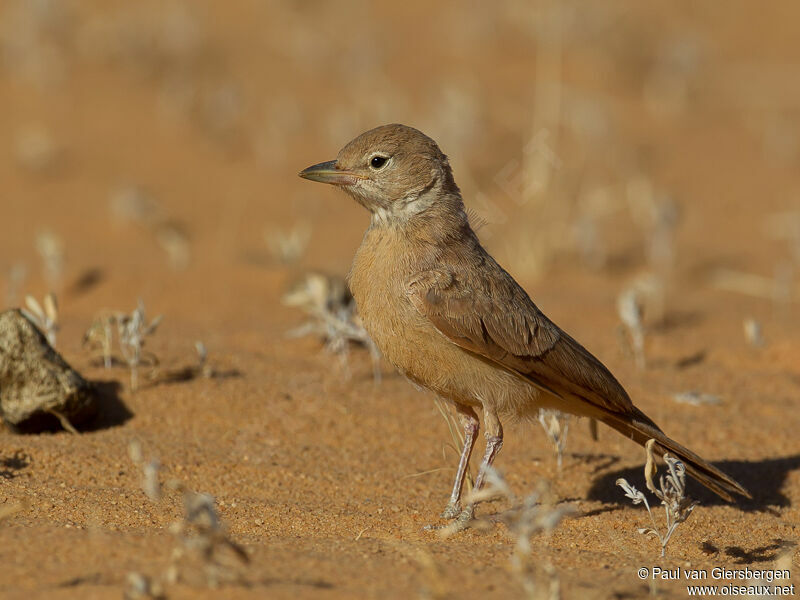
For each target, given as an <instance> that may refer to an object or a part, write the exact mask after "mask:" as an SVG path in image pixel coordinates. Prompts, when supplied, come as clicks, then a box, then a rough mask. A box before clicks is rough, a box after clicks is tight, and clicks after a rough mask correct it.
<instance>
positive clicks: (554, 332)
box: [406, 255, 633, 414]
mask: <svg viewBox="0 0 800 600" xmlns="http://www.w3.org/2000/svg"><path fill="white" fill-rule="evenodd" d="M483 258H484V261H485V262H484V263H483V265H482V266H481V269H469V277H467V276H466V273H467V269H466V268H464V269H460V268H459V267H458V266H447V267H441V268H435V269H431V270H427V271H424V272H422V273H418V274H417V275H416V276H415V277H412V278H411V279H410V280H409V281H408V283H407V287H406V291H407V294H408V297H409V299H410V300H411V302H412V304H413V305H414V307H415V308H416V309H417V311H418V312H419V313H420V314H421V315H422V316H423V317H425V318H426V319H428V320H429V321H430V322H431V324H432V325H433V326H434V327H435V328H436V329H437V330H438V331H439V332H440V333H442V334H443V335H444V336H445V337H447V338H448V339H449V340H450V341H452V342H453V343H455V344H457V345H458V346H460V347H462V348H464V349H465V350H468V351H470V352H473V353H475V354H478V355H480V356H483V357H484V358H487V359H489V360H492V361H494V362H496V363H497V364H499V365H502V366H503V367H505V368H507V369H509V370H511V371H514V372H516V373H518V374H519V375H521V376H522V377H524V378H526V379H528V380H529V381H530V382H531V383H532V384H534V385H536V386H537V387H539V388H542V389H544V390H546V391H548V392H550V393H552V394H555V395H556V396H561V397H579V398H581V399H583V400H586V401H588V402H589V403H590V404H592V405H594V406H595V407H597V408H598V409H600V410H601V411H603V412H605V411H610V412H612V413H624V414H629V413H630V412H631V410H632V406H633V405H632V403H631V400H630V398H629V397H628V394H627V393H626V392H625V390H624V389H623V388H622V386H621V385H620V384H619V383H618V382H617V380H616V379H615V378H614V376H613V375H612V374H611V373H610V372H609V371H608V369H606V368H605V367H604V366H603V364H602V363H601V362H600V361H599V360H597V359H596V358H595V357H594V356H592V354H591V353H590V352H589V351H588V350H586V349H585V348H584V347H583V346H581V345H580V344H579V343H578V342H576V341H575V340H574V339H572V338H571V337H570V336H569V335H567V334H566V333H564V332H563V331H562V330H561V329H559V327H558V326H557V325H555V324H554V323H553V322H552V321H550V320H549V319H548V318H547V317H546V316H545V315H544V314H543V313H542V312H541V311H540V310H539V309H538V308H537V307H536V305H535V304H534V303H533V301H532V300H531V299H530V297H529V296H528V294H526V293H525V290H523V289H522V288H521V287H520V286H519V284H517V282H516V281H514V279H513V278H512V277H511V276H510V275H509V274H508V273H507V272H506V271H504V270H503V269H502V268H501V267H500V266H499V265H498V264H497V263H496V262H495V261H494V260H493V259H492V258H491V257H489V256H488V255H485V256H484V257H483ZM451 264H452V263H451ZM456 264H457V263H456Z"/></svg>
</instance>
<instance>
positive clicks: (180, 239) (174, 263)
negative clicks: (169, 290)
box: [155, 221, 192, 271]
mask: <svg viewBox="0 0 800 600" xmlns="http://www.w3.org/2000/svg"><path fill="white" fill-rule="evenodd" d="M155 235H156V241H158V244H159V246H161V248H162V249H163V250H164V252H166V254H167V260H168V262H169V266H170V267H171V268H172V269H174V270H175V271H182V270H184V269H185V268H186V267H188V266H189V262H190V261H191V258H192V247H191V244H190V243H189V236H188V234H187V233H186V231H185V229H184V227H182V226H181V225H180V224H178V223H174V222H172V221H167V222H164V223H161V224H160V225H159V226H158V227H156V229H155Z"/></svg>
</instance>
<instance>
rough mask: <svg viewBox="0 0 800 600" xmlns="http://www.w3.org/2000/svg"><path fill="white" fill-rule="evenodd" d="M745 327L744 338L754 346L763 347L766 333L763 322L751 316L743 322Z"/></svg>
mask: <svg viewBox="0 0 800 600" xmlns="http://www.w3.org/2000/svg"><path fill="white" fill-rule="evenodd" d="M742 326H743V328H744V339H745V340H747V343H748V344H750V345H751V346H752V347H753V348H762V347H763V346H764V334H763V333H762V331H761V323H759V322H758V321H756V320H755V319H753V318H752V317H749V318H747V319H745V320H744V321H743V323H742Z"/></svg>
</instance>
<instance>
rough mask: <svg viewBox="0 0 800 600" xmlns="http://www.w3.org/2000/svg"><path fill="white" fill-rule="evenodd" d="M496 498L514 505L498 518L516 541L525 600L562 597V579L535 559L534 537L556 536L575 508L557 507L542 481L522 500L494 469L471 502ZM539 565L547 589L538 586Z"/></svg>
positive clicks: (515, 565) (448, 530) (514, 561)
mask: <svg viewBox="0 0 800 600" xmlns="http://www.w3.org/2000/svg"><path fill="white" fill-rule="evenodd" d="M495 498H505V499H506V500H508V502H509V503H510V504H511V508H510V509H509V510H507V511H504V512H503V513H501V514H500V515H498V518H499V520H500V521H501V522H503V523H504V524H505V525H506V527H507V528H508V532H509V534H510V535H511V537H512V538H513V539H514V541H515V544H514V553H513V555H512V556H511V567H512V570H513V572H514V574H515V575H516V576H517V578H518V580H519V582H520V584H521V586H522V588H523V590H524V592H525V597H526V598H528V599H530V600H540V599H543V598H546V599H548V600H557V599H558V598H560V597H561V591H560V581H559V579H558V576H557V575H556V572H555V569H554V568H553V566H552V565H551V564H550V563H549V562H548V561H546V560H545V561H542V557H540V556H537V557H534V556H533V548H532V547H531V538H532V537H533V536H534V535H536V534H539V533H543V534H545V535H550V534H552V533H553V531H554V530H555V529H556V527H558V525H559V524H560V523H561V521H562V520H563V519H564V518H566V517H567V516H569V515H571V514H573V513H574V512H575V509H574V507H572V506H570V505H557V504H556V503H555V502H554V498H553V494H552V492H551V491H550V486H549V485H548V484H547V482H545V481H542V482H540V484H539V485H538V486H537V489H536V491H534V492H533V493H532V494H530V495H528V496H526V497H525V498H522V499H520V498H518V497H517V496H516V495H515V494H514V492H513V491H512V490H511V488H510V487H509V485H508V483H507V482H506V481H505V479H504V478H503V477H502V475H500V473H499V472H498V471H497V470H496V469H494V468H493V467H489V468H488V469H487V470H486V475H485V480H484V486H483V488H482V489H480V490H475V491H473V492H472V493H471V494H469V495H468V496H467V502H470V503H478V502H483V501H487V500H493V499H495ZM481 520H482V519H481V518H480V517H479V518H478V519H476V521H477V522H479V523H480V521H481ZM455 531H456V528H455V527H453V526H452V525H451V526H448V527H445V528H444V529H442V530H441V535H443V536H448V535H452V534H453V533H454V532H455ZM537 566H541V567H542V569H543V570H544V572H545V575H546V576H547V578H548V580H549V584H548V586H547V587H543V586H541V585H538V584H537V580H538V579H540V575H539V574H538V573H537Z"/></svg>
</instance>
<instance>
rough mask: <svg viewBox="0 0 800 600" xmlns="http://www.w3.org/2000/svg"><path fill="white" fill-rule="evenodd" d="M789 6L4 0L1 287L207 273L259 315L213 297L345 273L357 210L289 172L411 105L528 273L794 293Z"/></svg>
mask: <svg viewBox="0 0 800 600" xmlns="http://www.w3.org/2000/svg"><path fill="white" fill-rule="evenodd" d="M798 13H800V9H798V7H797V4H796V3H794V2H791V1H786V2H774V3H770V9H769V10H764V9H763V7H761V6H760V5H758V4H757V3H754V2H746V1H742V2H728V3H726V4H725V8H724V10H721V8H720V5H719V3H718V2H712V1H708V2H672V1H670V2H666V1H665V2H652V3H646V4H645V3H640V2H634V1H629V2H623V1H610V2H604V3H602V4H598V3H595V2H588V1H580V0H565V1H561V2H556V1H555V0H540V1H536V2H532V1H531V2H526V1H522V0H508V1H506V2H496V3H491V4H490V3H481V2H440V3H436V4H435V5H430V4H429V3H424V2H403V3H389V4H386V3H375V2H360V1H353V2H342V3H329V2H321V1H304V2H299V1H298V2H289V1H255V0H240V1H238V2H233V3H219V2H212V1H210V0H192V1H188V0H187V1H183V0H163V1H161V0H159V1H149V0H144V1H141V2H136V3H130V2H122V1H104V2H99V1H91V0H84V1H81V0H3V2H2V4H0V131H2V132H3V135H2V137H0V220H1V222H2V223H3V225H4V227H3V236H2V239H0V280H3V281H4V283H5V304H6V305H11V304H15V303H17V304H18V303H19V302H20V298H21V297H22V294H23V293H26V292H31V293H36V294H37V295H41V294H43V293H45V292H46V291H48V290H49V289H54V290H57V291H61V292H66V293H67V294H69V291H70V289H77V288H74V286H75V285H78V286H80V285H81V281H83V280H84V279H86V278H88V279H89V282H90V283H91V281H92V277H94V278H95V279H100V278H102V279H104V280H106V281H112V282H114V285H111V286H105V287H104V288H102V289H100V290H99V291H98V293H100V294H101V298H100V302H101V303H102V302H103V301H104V300H105V301H106V302H111V301H112V299H113V297H114V294H115V292H113V290H117V293H118V292H119V291H120V289H121V288H123V287H124V288H125V291H126V294H127V296H129V297H132V296H134V295H137V294H138V295H140V296H144V297H146V298H147V297H158V298H159V299H160V300H161V301H163V302H165V303H167V304H169V302H170V299H169V294H168V292H167V291H166V290H165V287H166V288H169V287H170V286H169V285H165V281H167V282H171V284H174V285H179V284H181V283H186V284H188V283H189V282H195V281H206V282H207V285H206V286H203V287H201V288H200V289H202V290H203V293H204V294H215V293H216V294H217V296H218V300H219V301H220V302H223V301H225V300H226V299H227V301H229V302H232V303H234V304H233V305H234V306H235V305H236V304H237V303H239V304H241V305H242V306H243V308H242V310H252V313H253V314H255V312H256V311H257V310H258V308H257V307H258V303H259V302H260V301H262V300H263V297H262V298H250V297H245V296H244V295H242V296H240V297H236V295H237V292H236V291H235V288H231V287H226V286H222V287H224V289H218V288H220V287H221V286H220V284H219V279H218V278H219V277H220V276H221V275H220V274H221V273H224V272H228V271H229V270H231V269H236V268H239V267H241V268H242V269H245V271H244V272H247V273H250V274H252V270H248V269H251V267H254V266H258V267H263V268H264V269H266V270H267V271H269V272H271V273H273V274H275V273H276V269H277V270H278V271H277V272H279V273H281V274H285V273H291V272H293V271H296V270H297V269H299V268H308V267H314V268H319V269H322V270H325V271H327V272H332V273H337V274H344V273H346V271H347V269H348V266H349V261H350V258H351V256H352V254H353V251H354V249H355V247H356V245H357V243H358V241H359V240H360V235H361V232H362V231H363V229H364V227H365V226H366V223H367V216H366V214H364V212H363V210H362V209H360V208H359V207H357V206H356V205H355V204H354V203H353V202H351V201H349V199H347V198H346V197H344V196H343V195H341V194H337V193H336V192H335V190H332V189H325V188H323V187H322V186H315V185H311V184H308V183H307V182H303V181H301V180H299V179H298V178H297V177H296V173H297V172H298V171H299V170H300V169H302V168H303V167H305V166H307V165H309V164H312V163H315V162H318V161H321V160H327V159H331V158H333V157H335V155H336V153H337V151H338V149H339V148H340V147H341V146H342V145H343V144H344V143H346V142H347V141H348V140H350V139H351V138H353V137H354V136H355V135H357V134H358V133H360V132H362V131H363V130H365V129H368V128H371V127H374V126H376V125H380V124H383V123H387V122H401V123H405V124H408V125H412V126H415V127H417V128H419V129H421V130H423V131H424V132H426V133H427V134H428V135H430V136H431V137H433V138H434V139H436V140H437V141H438V142H439V144H440V146H441V147H442V149H443V150H444V151H445V153H447V154H448V155H449V156H450V158H451V162H452V164H453V167H454V170H455V175H456V180H457V181H458V183H459V185H460V186H461V188H462V191H463V192H464V197H465V201H466V204H467V205H468V207H469V208H470V209H471V211H472V212H473V215H474V220H475V221H476V222H480V223H482V224H483V225H482V227H481V231H480V234H481V236H482V237H483V239H484V240H485V242H486V244H487V245H488V246H489V248H490V250H491V251H492V252H493V253H494V254H495V255H496V256H497V257H498V258H499V259H500V260H501V262H502V263H503V264H505V265H506V266H507V267H508V268H509V270H511V271H512V273H514V274H515V275H516V276H517V277H518V278H520V279H521V280H522V281H523V282H525V283H526V284H533V283H535V282H537V281H540V280H541V279H542V278H543V277H545V276H547V275H549V274H552V273H553V272H554V270H556V271H558V270H559V269H561V270H564V269H573V270H574V271H570V272H574V273H576V274H578V275H579V276H584V275H585V273H587V272H588V273H595V274H599V275H601V276H602V277H604V278H605V277H606V276H611V277H613V278H614V286H615V288H616V290H620V289H624V288H625V286H627V285H629V282H630V281H634V284H630V285H635V286H639V287H638V288H637V289H643V288H642V286H644V288H647V289H648V290H649V292H648V294H650V295H651V296H653V295H655V296H658V297H659V298H660V299H658V298H657V301H656V302H655V303H656V305H658V304H659V303H660V304H661V305H662V306H661V308H658V307H657V308H656V312H657V313H659V314H660V313H661V312H663V305H664V304H665V302H667V301H666V300H665V298H666V297H668V295H669V293H670V290H676V289H679V286H678V287H676V282H677V283H679V282H680V281H681V278H683V279H682V280H683V282H684V283H689V284H691V285H690V287H693V288H697V287H707V286H711V287H716V288H718V289H725V290H727V291H729V292H731V293H734V294H744V295H745V296H750V297H754V298H759V299H762V300H763V299H766V300H767V302H765V303H757V304H755V305H754V308H753V310H756V311H758V310H761V309H763V311H762V312H763V314H762V315H761V316H762V317H763V316H764V315H771V314H773V312H774V311H773V309H774V308H775V306H776V305H780V306H783V307H784V309H779V310H784V312H785V310H788V309H785V307H786V306H789V305H790V304H791V302H792V298H793V297H796V296H797V294H796V292H797V278H796V273H797V267H798V264H799V263H800V212H798V211H800V172H799V171H798V161H799V160H800V145H799V144H800V142H799V141H798V119H799V118H800V77H798V75H799V74H800V73H798V70H799V69H800V46H798V44H797V43H796V40H797V35H798V33H799V32H798V28H799V27H800V26H798V25H797V23H798V16H799V14H798ZM534 231H535V232H536V233H535V235H534V233H533V232H534ZM287 265H288V267H287ZM187 273H188V274H189V275H187ZM191 274H194V276H192V275H191ZM281 274H279V275H276V279H274V280H271V281H273V282H274V283H275V286H277V287H276V289H281V288H282V287H283V285H284V283H285V282H284V281H283V279H281V277H283V275H281ZM642 274H644V275H642ZM286 276H287V277H289V276H290V275H286ZM642 276H644V277H645V278H646V280H642V279H641V277H642ZM165 278H166V279H165ZM637 278H638V279H637ZM215 279H216V280H217V282H218V283H217V285H215V284H214V281H215ZM588 281H589V282H592V281H593V280H592V279H589V280H588ZM637 281H638V283H636V282H637ZM642 281H644V283H642ZM70 286H73V287H70ZM103 289H105V290H106V291H105V292H103ZM215 289H217V291H216V292H215ZM655 289H658V290H660V291H657V292H655V293H654V292H653V290H655ZM104 293H105V294H106V296H102V294H104ZM614 294H616V291H615V292H614ZM203 297H205V296H203V294H200V296H199V298H203ZM612 297H613V296H612ZM726 297H727V296H722V297H721V298H723V299H724V298H726ZM78 300H79V299H76V302H78ZM97 302H98V299H97V298H95V299H94V300H93V301H92V304H93V306H96V305H97ZM179 302H183V301H182V300H180V301H179V300H178V299H175V300H174V301H173V303H174V304H178V303H179ZM612 303H613V300H612ZM776 303H777V304H776ZM609 306H610V307H611V308H610V310H612V311H613V310H614V309H613V304H609ZM248 307H249V308H248ZM87 310H88V307H87ZM225 310H228V309H225ZM223 312H224V311H223ZM736 328H737V333H736V335H739V336H740V330H739V325H737V326H736Z"/></svg>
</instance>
